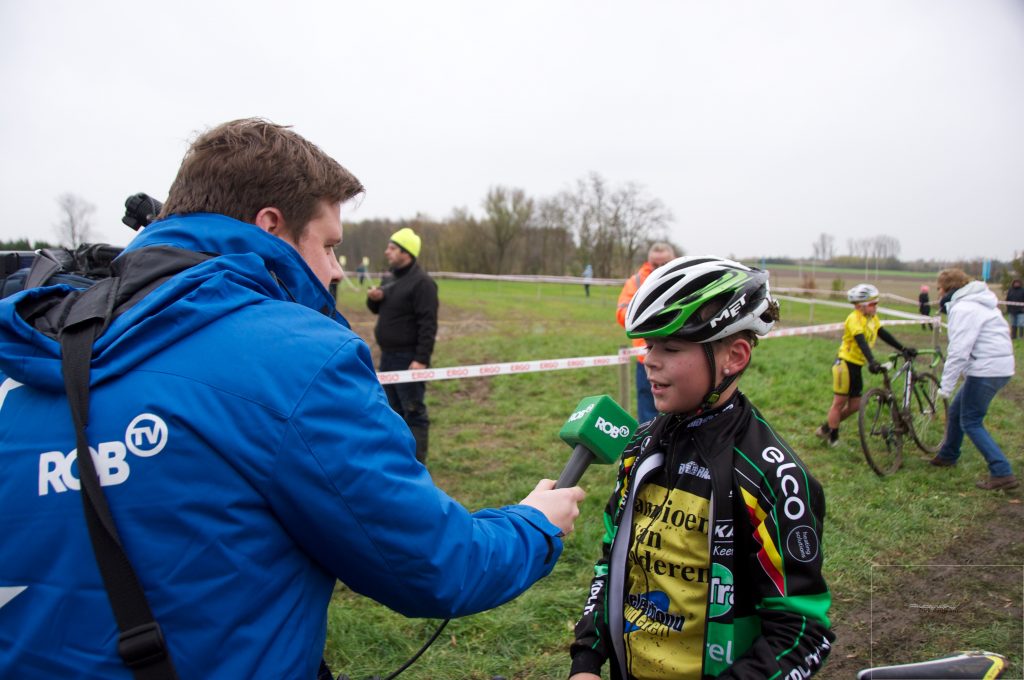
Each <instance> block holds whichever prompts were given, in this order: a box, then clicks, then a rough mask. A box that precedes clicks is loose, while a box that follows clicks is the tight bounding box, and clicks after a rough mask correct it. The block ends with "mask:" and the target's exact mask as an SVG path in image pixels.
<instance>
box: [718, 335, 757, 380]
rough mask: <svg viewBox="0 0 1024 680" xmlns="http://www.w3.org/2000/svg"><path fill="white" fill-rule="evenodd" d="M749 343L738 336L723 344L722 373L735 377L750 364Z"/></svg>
mask: <svg viewBox="0 0 1024 680" xmlns="http://www.w3.org/2000/svg"><path fill="white" fill-rule="evenodd" d="M750 350H751V347H750V341H749V340H747V339H746V338H744V337H743V336H742V335H738V336H736V337H735V338H733V339H732V340H730V341H728V342H727V343H726V344H725V356H724V357H722V361H721V365H722V370H723V371H728V374H729V375H736V374H738V373H739V372H740V371H742V370H743V369H745V368H746V367H747V364H749V363H750Z"/></svg>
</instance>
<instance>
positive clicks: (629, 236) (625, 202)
mask: <svg viewBox="0 0 1024 680" xmlns="http://www.w3.org/2000/svg"><path fill="white" fill-rule="evenodd" d="M611 209H612V215H611V217H610V224H611V227H612V230H613V234H614V235H615V237H616V240H617V241H618V245H619V248H620V263H619V264H620V265H621V266H622V267H624V268H625V269H627V270H628V269H631V268H632V267H633V260H634V258H635V257H636V255H637V253H639V252H644V253H646V251H647V248H648V246H649V245H650V243H651V241H658V240H664V239H665V230H666V228H667V227H668V225H669V224H670V223H671V222H672V212H671V211H670V210H669V209H668V208H666V207H665V205H664V204H663V203H662V202H661V201H660V200H658V199H657V198H647V197H646V196H644V193H643V189H642V188H641V187H640V186H639V185H637V184H635V183H633V182H629V183H627V184H626V185H625V186H622V187H620V188H618V189H616V190H615V191H614V192H613V193H612V195H611Z"/></svg>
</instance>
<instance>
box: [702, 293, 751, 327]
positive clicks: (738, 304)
mask: <svg viewBox="0 0 1024 680" xmlns="http://www.w3.org/2000/svg"><path fill="white" fill-rule="evenodd" d="M746 303H747V294H746V293H744V294H743V295H741V296H740V297H739V299H738V300H736V301H735V302H733V303H732V304H731V305H729V306H727V307H726V308H725V309H723V310H722V311H720V312H719V313H718V316H716V317H715V318H713V319H711V321H710V325H711V327H712V328H718V324H719V323H721V322H722V321H725V320H727V319H731V318H733V317H735V316H737V315H738V314H739V313H740V310H741V309H743V305H745V304H746Z"/></svg>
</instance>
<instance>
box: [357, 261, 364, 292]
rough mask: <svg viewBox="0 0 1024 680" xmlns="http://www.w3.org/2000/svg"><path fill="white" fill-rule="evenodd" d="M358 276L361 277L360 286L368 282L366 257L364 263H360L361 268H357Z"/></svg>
mask: <svg viewBox="0 0 1024 680" xmlns="http://www.w3.org/2000/svg"><path fill="white" fill-rule="evenodd" d="M356 274H358V275H359V285H360V286H361V285H363V283H365V282H366V258H365V257H364V258H363V261H362V262H360V263H359V266H358V267H356Z"/></svg>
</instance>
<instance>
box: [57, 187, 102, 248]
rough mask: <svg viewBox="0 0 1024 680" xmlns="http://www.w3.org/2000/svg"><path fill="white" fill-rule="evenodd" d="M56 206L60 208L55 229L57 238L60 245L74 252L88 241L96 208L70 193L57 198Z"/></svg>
mask: <svg viewBox="0 0 1024 680" xmlns="http://www.w3.org/2000/svg"><path fill="white" fill-rule="evenodd" d="M57 205H58V206H60V221H59V222H58V223H57V225H56V227H55V230H56V232H57V238H58V239H59V240H60V242H61V244H62V245H64V246H67V247H68V248H71V249H72V250H74V249H75V248H77V247H78V246H80V245H82V244H83V243H86V242H87V241H88V240H89V237H90V235H91V233H92V214H93V213H94V212H96V206H94V205H93V204H92V203H90V202H89V201H87V200H85V199H84V198H82V197H81V196H77V195H75V194H72V193H70V192H69V193H65V194H61V195H60V196H58V197H57Z"/></svg>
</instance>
